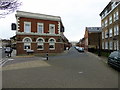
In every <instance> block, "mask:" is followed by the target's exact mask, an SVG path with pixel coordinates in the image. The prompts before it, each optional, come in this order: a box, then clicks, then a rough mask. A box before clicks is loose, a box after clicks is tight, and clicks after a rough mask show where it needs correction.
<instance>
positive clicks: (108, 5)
mask: <svg viewBox="0 0 120 90" xmlns="http://www.w3.org/2000/svg"><path fill="white" fill-rule="evenodd" d="M114 2H115V3H118V4H120V3H119V2H120V1H119V0H118V1H117V0H116V1H114ZM112 4H113V2H109V3H108V4H107V6H106V7H105V8H104V9H103V11H102V12H101V13H100V14H99V15H100V16H102V14H103V13H104V12H105V10H109V8H110V7H111V5H112Z"/></svg>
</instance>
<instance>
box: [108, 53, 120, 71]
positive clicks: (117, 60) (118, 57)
mask: <svg viewBox="0 0 120 90" xmlns="http://www.w3.org/2000/svg"><path fill="white" fill-rule="evenodd" d="M108 65H110V66H113V67H115V68H116V69H118V70H120V51H114V52H112V53H111V54H110V55H109V57H108Z"/></svg>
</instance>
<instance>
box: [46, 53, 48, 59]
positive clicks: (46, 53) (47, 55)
mask: <svg viewBox="0 0 120 90" xmlns="http://www.w3.org/2000/svg"><path fill="white" fill-rule="evenodd" d="M46 60H48V52H47V53H46Z"/></svg>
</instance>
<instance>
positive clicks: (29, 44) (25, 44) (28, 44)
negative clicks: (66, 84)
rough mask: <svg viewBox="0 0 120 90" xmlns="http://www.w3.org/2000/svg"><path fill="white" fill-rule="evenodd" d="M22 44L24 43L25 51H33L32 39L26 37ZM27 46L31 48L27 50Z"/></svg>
mask: <svg viewBox="0 0 120 90" xmlns="http://www.w3.org/2000/svg"><path fill="white" fill-rule="evenodd" d="M25 39H29V40H30V41H29V42H26V41H25ZM22 42H23V43H24V50H31V43H32V39H31V38H30V37H25V38H24V39H23V40H22ZM25 46H30V48H29V49H27V48H25Z"/></svg>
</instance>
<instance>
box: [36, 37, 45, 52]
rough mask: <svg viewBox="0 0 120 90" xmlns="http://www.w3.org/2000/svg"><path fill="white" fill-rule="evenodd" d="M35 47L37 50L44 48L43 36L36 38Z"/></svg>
mask: <svg viewBox="0 0 120 90" xmlns="http://www.w3.org/2000/svg"><path fill="white" fill-rule="evenodd" d="M36 42H37V49H38V50H44V42H45V41H44V39H43V38H38V39H37V41H36Z"/></svg>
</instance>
